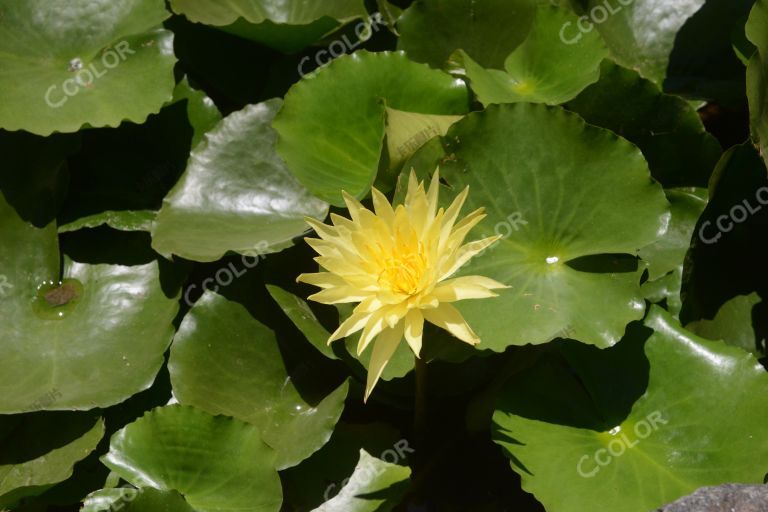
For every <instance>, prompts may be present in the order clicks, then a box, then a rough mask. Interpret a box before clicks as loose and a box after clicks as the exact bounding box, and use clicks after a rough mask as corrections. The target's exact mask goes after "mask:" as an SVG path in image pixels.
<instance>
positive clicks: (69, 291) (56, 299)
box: [44, 283, 77, 306]
mask: <svg viewBox="0 0 768 512" xmlns="http://www.w3.org/2000/svg"><path fill="white" fill-rule="evenodd" d="M76 296H77V290H76V289H75V287H74V286H73V285H72V284H71V283H64V284H62V285H61V286H59V287H58V288H53V289H52V290H48V291H47V292H45V295H44V297H45V301H46V302H47V303H48V304H49V305H51V306H63V305H65V304H68V303H69V302H70V301H71V300H72V299H74V298H75V297H76Z"/></svg>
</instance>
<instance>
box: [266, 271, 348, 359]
mask: <svg viewBox="0 0 768 512" xmlns="http://www.w3.org/2000/svg"><path fill="white" fill-rule="evenodd" d="M267 291H269V294H270V295H271V296H272V298H273V299H275V302H277V304H278V305H279V306H280V308H281V309H282V310H283V312H284V313H285V314H286V316H288V318H289V319H290V320H291V322H293V324H294V325H295V326H296V328H297V329H299V330H300V331H301V332H302V334H304V336H305V337H306V338H307V340H308V341H309V342H310V343H311V344H312V346H313V347H315V348H316V349H317V350H318V351H319V352H320V353H321V354H323V355H324V356H325V357H327V358H329V359H338V357H337V356H336V354H334V353H333V350H332V349H331V346H330V345H328V338H330V337H331V333H330V332H328V330H327V329H326V328H325V327H323V326H322V324H321V323H320V321H319V320H318V319H317V317H316V316H315V314H314V313H313V312H312V309H311V308H310V307H309V304H307V302H306V301H305V300H304V299H302V298H301V297H297V296H296V295H294V294H292V293H290V292H287V291H285V290H283V289H282V288H280V287H278V286H274V285H267Z"/></svg>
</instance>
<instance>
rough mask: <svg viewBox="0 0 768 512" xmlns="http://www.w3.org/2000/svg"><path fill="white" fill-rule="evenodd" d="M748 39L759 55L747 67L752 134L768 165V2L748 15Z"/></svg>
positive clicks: (757, 4) (762, 1)
mask: <svg viewBox="0 0 768 512" xmlns="http://www.w3.org/2000/svg"><path fill="white" fill-rule="evenodd" d="M746 34H747V38H748V39H749V40H750V41H751V42H752V43H753V44H754V45H755V46H756V47H757V52H756V53H755V54H754V55H753V56H752V58H751V59H750V60H749V65H748V66H747V96H748V98H749V113H750V121H751V123H752V133H753V136H754V138H755V139H756V140H757V141H758V143H759V144H760V148H761V154H762V155H763V159H764V160H765V161H766V162H768V1H766V0H757V2H755V5H754V7H752V11H751V12H750V14H749V20H748V21H747V26H746Z"/></svg>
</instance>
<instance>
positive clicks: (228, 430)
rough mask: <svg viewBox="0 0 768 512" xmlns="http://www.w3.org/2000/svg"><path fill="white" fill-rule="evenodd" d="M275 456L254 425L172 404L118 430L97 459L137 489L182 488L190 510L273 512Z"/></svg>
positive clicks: (276, 504)
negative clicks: (106, 449)
mask: <svg viewBox="0 0 768 512" xmlns="http://www.w3.org/2000/svg"><path fill="white" fill-rule="evenodd" d="M274 456H275V454H274V452H273V451H272V450H271V449H270V448H269V447H268V446H267V445H265V444H264V442H263V441H262V440H261V437H260V436H259V431H258V430H257V429H256V427H254V426H253V425H249V424H248V423H244V422H242V421H239V420H236V419H234V418H227V417H225V416H211V415H210V414H207V413H205V412H203V411H200V410H198V409H195V408H193V407H183V406H179V405H172V406H167V407H160V408H158V409H155V410H153V411H151V412H149V413H147V414H145V415H144V416H143V417H141V418H139V419H138V420H136V421H135V422H133V423H131V424H129V425H128V426H126V427H125V428H123V429H122V430H120V431H119V432H117V433H116V434H115V435H114V436H112V441H111V443H110V448H109V453H107V454H106V455H104V456H103V457H102V458H101V460H102V462H104V464H106V465H107V466H108V467H109V468H110V469H111V470H112V471H114V472H115V473H117V474H118V475H120V477H121V478H123V479H124V480H126V481H128V482H130V483H131V484H133V485H135V486H136V487H138V488H140V489H141V488H144V487H151V488H154V489H157V490H160V491H176V492H179V493H181V494H182V495H183V496H184V497H185V499H186V501H187V503H189V505H190V506H191V507H192V508H193V509H194V510H199V511H201V512H224V511H231V510H233V509H237V510H242V511H243V512H277V511H278V510H280V505H281V503H282V490H281V487H280V477H279V476H278V474H277V471H275V469H274V466H273V463H274Z"/></svg>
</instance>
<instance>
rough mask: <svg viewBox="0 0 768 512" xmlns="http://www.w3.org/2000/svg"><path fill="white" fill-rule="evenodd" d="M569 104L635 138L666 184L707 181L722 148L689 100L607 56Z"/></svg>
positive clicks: (590, 119) (704, 183)
mask: <svg viewBox="0 0 768 512" xmlns="http://www.w3.org/2000/svg"><path fill="white" fill-rule="evenodd" d="M567 108H568V110H572V111H573V112H576V113H577V114H579V115H580V116H581V117H583V118H584V120H586V121H587V122H588V123H590V124H594V125H597V126H601V127H603V128H608V129H609V130H612V131H613V132H615V133H617V134H618V135H621V136H622V137H624V138H626V139H627V140H629V141H630V142H633V143H635V144H637V146H638V147H639V148H640V150H641V151H642V152H643V155H644V156H645V158H646V160H648V166H649V167H650V168H651V174H652V175H653V177H654V178H656V179H657V180H659V181H660V182H661V183H662V184H663V185H664V186H665V187H680V186H697V187H706V186H707V182H708V180H709V176H710V174H712V170H713V169H714V168H715V165H716V164H717V160H718V159H719V158H720V154H721V152H722V151H721V148H720V144H719V143H718V142H717V140H716V139H715V138H714V137H713V136H712V135H711V134H709V133H708V132H707V131H706V130H705V129H704V125H703V124H702V122H701V118H699V115H698V113H697V112H696V110H695V109H694V108H693V107H692V106H691V105H690V104H689V103H688V102H687V101H685V100H684V99H682V98H680V97H678V96H672V95H669V94H664V93H662V92H661V89H659V86H658V85H656V84H655V83H653V82H651V81H650V80H647V79H645V78H642V77H641V76H640V75H639V74H637V72H636V71H632V70H629V69H625V68H622V67H621V66H618V65H616V64H614V63H613V62H610V61H608V60H605V61H603V64H602V67H601V71H600V80H599V81H598V82H597V83H595V84H592V85H590V86H589V87H587V88H586V89H584V91H582V92H581V94H579V95H578V96H577V97H576V98H574V99H573V100H572V101H570V102H569V103H568V105H567Z"/></svg>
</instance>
